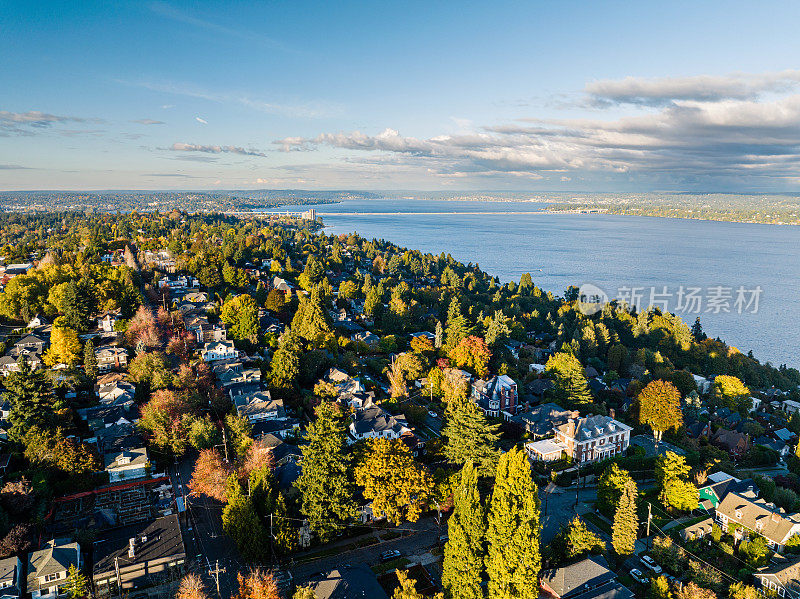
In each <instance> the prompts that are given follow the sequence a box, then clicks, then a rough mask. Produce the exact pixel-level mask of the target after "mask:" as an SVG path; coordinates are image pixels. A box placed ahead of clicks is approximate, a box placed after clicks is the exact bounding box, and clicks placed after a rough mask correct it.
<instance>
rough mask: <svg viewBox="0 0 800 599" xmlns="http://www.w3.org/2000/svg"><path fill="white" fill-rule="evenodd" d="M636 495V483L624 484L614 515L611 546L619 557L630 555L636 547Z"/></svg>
mask: <svg viewBox="0 0 800 599" xmlns="http://www.w3.org/2000/svg"><path fill="white" fill-rule="evenodd" d="M638 494H639V493H638V490H637V488H636V483H635V482H633V480H629V481H628V482H627V483H625V487H624V489H623V491H622V496H621V497H620V499H619V505H618V506H617V511H616V512H615V514H614V525H613V527H612V531H611V544H612V546H613V547H614V552H615V553H616V554H617V555H619V556H623V557H625V556H628V555H631V554H632V553H633V550H634V548H635V545H636V537H637V536H638V532H639V516H638V515H637V512H636V497H637V496H638Z"/></svg>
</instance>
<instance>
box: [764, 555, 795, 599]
mask: <svg viewBox="0 0 800 599" xmlns="http://www.w3.org/2000/svg"><path fill="white" fill-rule="evenodd" d="M773 561H774V562H776V563H773V564H770V565H769V566H765V567H764V568H761V569H760V570H758V571H757V572H755V573H753V576H754V577H755V580H756V586H757V587H760V589H761V590H762V591H763V592H764V594H765V595H766V594H767V592H769V591H771V592H773V593H775V594H776V595H777V596H778V597H785V598H786V599H800V557H792V558H790V559H785V558H784V559H778V560H773Z"/></svg>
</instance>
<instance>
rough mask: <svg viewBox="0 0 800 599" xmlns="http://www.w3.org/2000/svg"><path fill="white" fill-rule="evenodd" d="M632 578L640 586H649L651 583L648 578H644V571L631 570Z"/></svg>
mask: <svg viewBox="0 0 800 599" xmlns="http://www.w3.org/2000/svg"><path fill="white" fill-rule="evenodd" d="M631 578H633V579H634V580H635V581H636V582H638V583H639V584H647V583H649V582H650V581H649V580H648V579H647V578H645V577H644V574H642V571H641V570H637V569H636V568H634V569H633V570H631Z"/></svg>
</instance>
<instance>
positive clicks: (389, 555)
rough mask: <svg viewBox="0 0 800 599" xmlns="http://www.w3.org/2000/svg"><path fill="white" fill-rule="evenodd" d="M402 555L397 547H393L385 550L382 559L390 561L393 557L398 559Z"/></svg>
mask: <svg viewBox="0 0 800 599" xmlns="http://www.w3.org/2000/svg"><path fill="white" fill-rule="evenodd" d="M398 557H400V552H399V551H398V550H397V549H391V550H389V551H384V552H383V553H381V561H382V562H389V561H391V560H393V559H397V558H398Z"/></svg>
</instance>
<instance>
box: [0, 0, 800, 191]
mask: <svg viewBox="0 0 800 599" xmlns="http://www.w3.org/2000/svg"><path fill="white" fill-rule="evenodd" d="M798 17H800V4H798V3H796V2H785V3H784V2H762V3H759V4H758V7H757V8H754V5H753V4H752V2H748V3H745V2H703V3H697V2H671V3H655V2H641V3H631V2H588V1H587V2H510V3H503V2H491V3H489V2H486V3H477V2H462V3H456V2H430V1H427V2H402V3H383V2H364V3H355V2H335V3H332V2H326V3H309V2H301V1H293V2H288V1H287V2H266V1H265V2H225V3H222V2H213V3H212V2H191V3H189V2H146V1H143V2H91V1H86V0H84V1H81V2H28V1H20V2H9V1H5V2H3V1H2V0H0V189H214V188H218V189H232V188H239V189H255V188H307V189H418V190H447V189H452V190H505V189H508V190H532V191H533V190H573V189H574V190H597V191H651V190H701V191H800V58H798V57H800V52H799V51H798V50H800V38H798V36H797V32H796V28H797V23H798V22H800V19H799V18H798Z"/></svg>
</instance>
